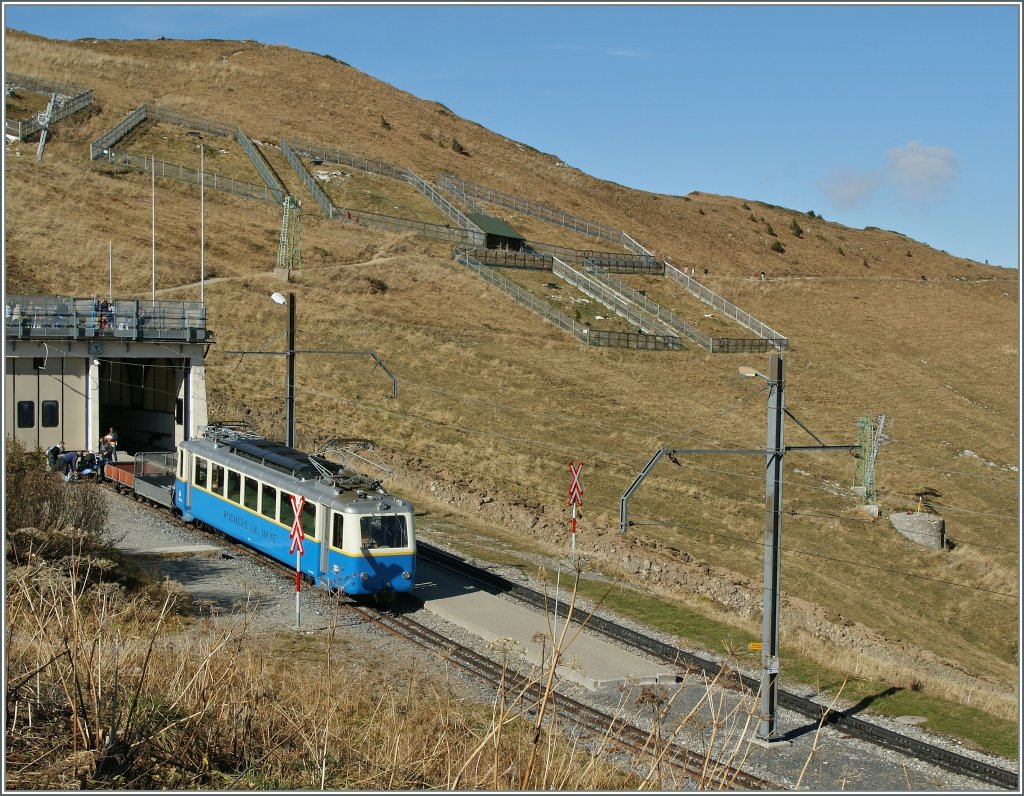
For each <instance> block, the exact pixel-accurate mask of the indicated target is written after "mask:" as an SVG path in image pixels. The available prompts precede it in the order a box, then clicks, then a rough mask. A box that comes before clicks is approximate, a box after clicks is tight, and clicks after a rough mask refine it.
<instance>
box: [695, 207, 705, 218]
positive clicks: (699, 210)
mask: <svg viewBox="0 0 1024 796" xmlns="http://www.w3.org/2000/svg"><path fill="white" fill-rule="evenodd" d="M697 212H698V213H700V214H701V215H702V216H706V215H707V213H705V212H704V208H703V207H698V208H697Z"/></svg>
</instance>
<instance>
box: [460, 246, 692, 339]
mask: <svg viewBox="0 0 1024 796" xmlns="http://www.w3.org/2000/svg"><path fill="white" fill-rule="evenodd" d="M455 260H456V262H460V263H462V264H463V265H465V266H467V267H468V268H470V269H471V270H472V271H473V272H474V273H476V274H477V275H478V276H480V277H482V278H483V279H485V280H487V281H488V282H489V283H490V284H492V285H494V286H495V287H497V288H498V289H499V290H501V291H502V292H503V293H505V294H506V295H508V296H510V297H511V298H512V299H514V300H515V301H516V303H518V304H521V305H522V306H524V307H527V308H529V309H531V310H533V311H534V312H536V313H537V314H539V315H540V316H541V317H542V318H544V320H546V321H548V322H549V323H552V324H554V325H555V326H557V327H558V328H559V329H564V330H565V331H567V332H569V333H570V334H572V335H574V336H575V337H577V338H579V339H580V340H581V341H583V342H584V343H586V344H587V345H591V346H604V347H614V348H635V349H647V350H651V351H678V350H680V349H681V348H682V347H683V345H682V341H681V340H680V339H679V338H678V337H673V336H671V335H661V334H643V333H637V332H611V331H604V330H601V329H592V328H590V327H589V326H584V325H583V324H580V323H577V322H576V321H575V320H573V319H572V318H570V317H569V316H568V315H566V314H565V313H563V312H559V311H558V310H556V309H554V308H553V307H551V305H549V304H548V303H547V302H545V301H543V300H541V299H539V298H537V297H536V296H535V295H533V294H532V293H531V292H530V291H528V290H525V289H524V288H521V287H520V286H519V285H517V284H515V283H514V282H512V281H510V280H508V279H506V278H505V277H503V276H502V275H501V274H499V273H498V272H497V271H495V270H494V269H493V268H491V267H490V266H488V265H485V264H484V263H482V262H480V261H479V260H477V259H476V258H474V257H473V256H472V254H471V251H470V250H468V249H456V251H455Z"/></svg>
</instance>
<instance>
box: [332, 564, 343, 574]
mask: <svg viewBox="0 0 1024 796" xmlns="http://www.w3.org/2000/svg"><path fill="white" fill-rule="evenodd" d="M331 572H333V573H334V574H335V575H337V574H338V573H339V572H341V567H339V566H338V565H337V564H335V565H334V566H333V567H331Z"/></svg>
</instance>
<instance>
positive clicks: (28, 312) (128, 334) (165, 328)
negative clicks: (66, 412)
mask: <svg viewBox="0 0 1024 796" xmlns="http://www.w3.org/2000/svg"><path fill="white" fill-rule="evenodd" d="M4 328H5V330H6V332H7V337H9V338H18V339H22V338H60V339H74V338H92V337H100V338H104V337H105V338H113V339H129V340H154V341H156V340H160V341H181V342H184V341H194V342H204V341H206V340H208V339H209V338H210V337H211V334H210V332H209V330H208V329H207V328H206V305H205V304H204V303H202V302H198V301H140V300H138V299H116V300H115V301H114V303H113V306H112V307H108V308H102V305H101V304H100V302H99V301H98V300H97V299H96V298H71V297H63V296H10V297H8V301H7V304H6V305H5V307H4Z"/></svg>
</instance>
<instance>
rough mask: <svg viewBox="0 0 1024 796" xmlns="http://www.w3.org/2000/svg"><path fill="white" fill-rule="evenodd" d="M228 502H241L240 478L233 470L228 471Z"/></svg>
mask: <svg viewBox="0 0 1024 796" xmlns="http://www.w3.org/2000/svg"><path fill="white" fill-rule="evenodd" d="M227 497H228V500H230V501H232V502H233V503H241V502H242V476H241V474H240V473H236V472H235V471H234V470H228V495H227Z"/></svg>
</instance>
